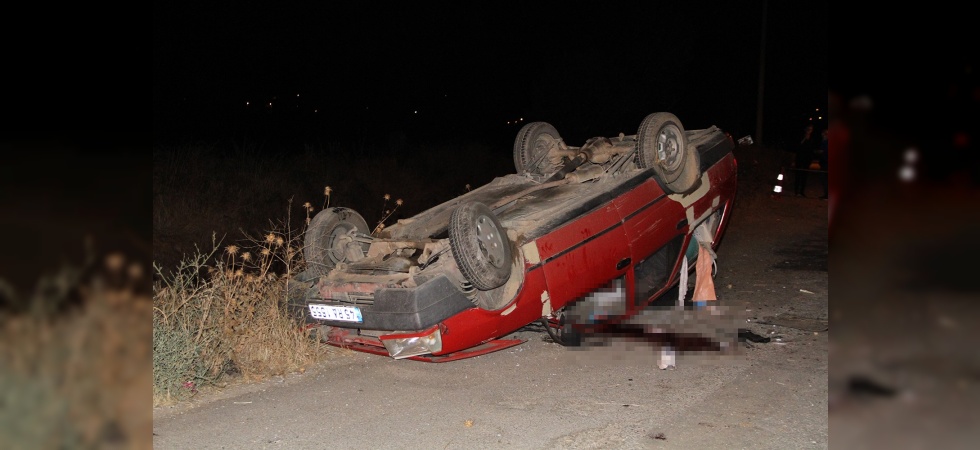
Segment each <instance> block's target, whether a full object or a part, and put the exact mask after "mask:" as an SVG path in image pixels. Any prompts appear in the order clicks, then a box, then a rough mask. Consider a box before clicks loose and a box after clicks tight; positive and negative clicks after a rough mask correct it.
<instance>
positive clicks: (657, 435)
mask: <svg viewBox="0 0 980 450" xmlns="http://www.w3.org/2000/svg"><path fill="white" fill-rule="evenodd" d="M653 438H654V439H660V440H661V441H666V440H667V435H665V434H663V433H657V434H656V435H655V436H654V437H653Z"/></svg>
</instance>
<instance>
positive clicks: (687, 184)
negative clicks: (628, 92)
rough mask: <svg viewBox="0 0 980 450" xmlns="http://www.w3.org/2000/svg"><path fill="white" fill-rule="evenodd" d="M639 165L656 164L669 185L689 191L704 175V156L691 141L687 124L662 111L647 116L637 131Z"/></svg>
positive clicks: (674, 190) (654, 166)
mask: <svg viewBox="0 0 980 450" xmlns="http://www.w3.org/2000/svg"><path fill="white" fill-rule="evenodd" d="M636 139H637V146H638V149H637V150H638V152H637V153H638V154H637V159H636V165H637V167H639V168H641V169H646V168H652V169H653V171H654V172H655V173H656V174H657V177H658V178H660V180H661V181H663V183H664V185H666V187H667V189H669V190H670V191H671V192H673V193H678V194H685V193H688V192H690V191H691V190H693V189H694V188H695V187H697V184H698V180H699V179H700V178H701V158H700V156H699V155H698V152H697V150H696V149H695V148H694V146H690V145H687V138H686V137H685V136H684V125H683V124H681V121H680V120H679V119H678V118H677V116H675V115H673V114H671V113H666V112H658V113H653V114H650V115H649V116H647V117H646V118H645V119H643V122H641V123H640V129H639V131H638V132H637V137H636Z"/></svg>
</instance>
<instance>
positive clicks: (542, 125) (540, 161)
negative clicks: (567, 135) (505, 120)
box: [514, 122, 561, 176]
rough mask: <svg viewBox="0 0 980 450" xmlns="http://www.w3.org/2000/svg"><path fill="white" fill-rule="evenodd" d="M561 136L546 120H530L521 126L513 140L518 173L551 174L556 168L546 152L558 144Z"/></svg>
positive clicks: (515, 164)
mask: <svg viewBox="0 0 980 450" xmlns="http://www.w3.org/2000/svg"><path fill="white" fill-rule="evenodd" d="M560 142H561V136H559V135H558V131H557V130H555V127H553V126H551V124H549V123H547V122H531V123H529V124H527V125H524V126H523V127H521V130H520V131H518V132H517V138H516V139H515V140H514V167H515V168H516V169H517V174H518V175H525V174H531V175H541V176H545V175H551V174H552V173H554V171H555V170H557V169H558V168H557V167H552V166H553V165H552V163H551V162H550V161H549V159H548V153H549V152H550V151H551V150H552V149H553V148H555V147H556V146H558V145H559V143H560Z"/></svg>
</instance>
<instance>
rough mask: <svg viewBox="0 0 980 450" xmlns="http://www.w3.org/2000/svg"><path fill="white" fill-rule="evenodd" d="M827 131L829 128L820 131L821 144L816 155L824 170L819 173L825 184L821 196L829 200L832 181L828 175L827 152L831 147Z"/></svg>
mask: <svg viewBox="0 0 980 450" xmlns="http://www.w3.org/2000/svg"><path fill="white" fill-rule="evenodd" d="M827 132H828V129H826V128H825V129H824V130H823V131H821V132H820V146H819V147H818V148H817V151H816V153H815V155H814V156H815V157H816V160H817V162H818V163H819V164H820V170H822V172H820V174H819V175H820V183H821V184H823V195H822V196H820V198H821V199H823V200H827V199H828V198H830V183H829V178H828V176H827V174H828V172H829V170H828V157H827V152H828V151H829V147H828V145H829V143H828V142H829V140H828V137H827Z"/></svg>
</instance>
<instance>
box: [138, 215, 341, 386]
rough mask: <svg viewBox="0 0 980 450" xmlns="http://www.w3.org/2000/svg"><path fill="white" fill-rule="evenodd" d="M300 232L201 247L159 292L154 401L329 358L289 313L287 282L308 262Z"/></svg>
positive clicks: (164, 279) (155, 321)
mask: <svg viewBox="0 0 980 450" xmlns="http://www.w3.org/2000/svg"><path fill="white" fill-rule="evenodd" d="M297 242H302V241H301V238H300V237H291V235H290V233H278V232H275V231H270V232H269V233H268V234H266V235H264V236H263V237H261V238H258V239H256V238H252V237H249V236H247V235H246V242H245V244H243V245H229V246H226V247H225V248H224V251H221V249H220V247H219V244H218V243H217V241H216V239H214V238H213V239H212V247H213V249H212V251H211V252H210V253H207V254H205V253H202V252H200V251H198V252H196V253H195V255H193V256H191V257H187V258H185V259H184V260H183V261H181V263H180V264H179V266H178V268H177V270H176V271H175V272H174V275H173V276H170V277H163V276H162V270H161V269H160V268H159V267H157V273H158V275H160V276H161V281H159V282H157V283H155V285H154V293H153V305H154V307H153V337H154V344H153V393H154V404H155V405H159V404H166V403H172V402H174V401H179V400H181V399H184V398H187V397H188V396H190V395H192V394H194V393H196V392H197V388H199V387H202V386H206V385H213V384H217V383H218V382H219V380H221V379H224V378H226V377H229V376H235V377H238V376H241V377H244V378H245V379H261V378H263V377H266V376H269V375H278V374H284V373H288V372H293V371H296V370H299V369H302V368H304V367H306V366H308V365H310V364H312V363H314V362H316V361H317V360H318V359H320V358H322V357H323V356H325V355H326V353H327V349H326V347H325V346H324V345H322V344H320V343H319V342H318V341H317V340H316V339H312V338H311V337H310V334H309V333H310V331H308V330H307V329H306V328H305V327H304V326H303V325H304V324H302V323H299V322H297V321H295V320H293V319H292V317H291V315H290V313H289V311H288V310H287V301H286V300H287V298H286V293H287V284H286V283H287V280H288V279H289V277H290V276H292V275H293V274H294V273H297V270H298V268H299V267H300V265H301V264H302V251H301V247H300V246H298V245H297Z"/></svg>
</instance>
